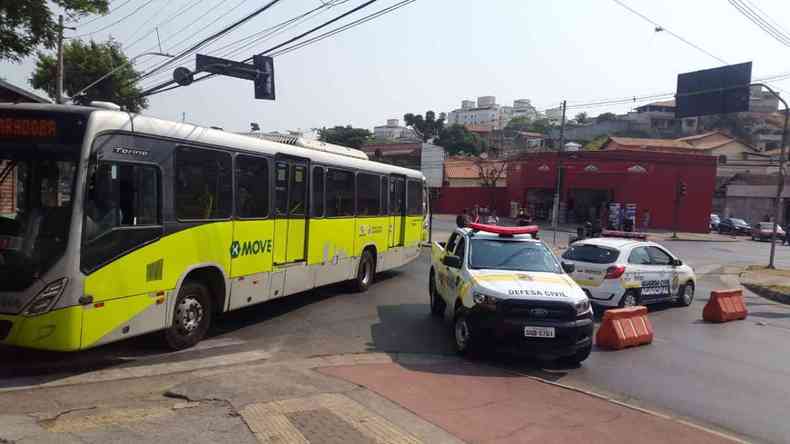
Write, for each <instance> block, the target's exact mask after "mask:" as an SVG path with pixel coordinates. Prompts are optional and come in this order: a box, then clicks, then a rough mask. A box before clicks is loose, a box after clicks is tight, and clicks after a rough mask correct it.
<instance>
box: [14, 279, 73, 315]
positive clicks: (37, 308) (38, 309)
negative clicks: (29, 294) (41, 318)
mask: <svg viewBox="0 0 790 444" xmlns="http://www.w3.org/2000/svg"><path fill="white" fill-rule="evenodd" d="M68 283H69V279H68V278H61V279H58V280H56V281H53V282H50V283H49V284H47V286H46V287H44V289H43V290H41V291H40V292H39V293H38V294H37V295H36V297H35V298H34V299H33V302H31V303H30V305H28V307H27V310H25V314H27V315H36V314H41V313H46V312H48V311H49V310H50V309H51V308H52V306H53V305H55V304H56V303H57V302H58V299H60V295H61V294H63V290H65V289H66V284H68Z"/></svg>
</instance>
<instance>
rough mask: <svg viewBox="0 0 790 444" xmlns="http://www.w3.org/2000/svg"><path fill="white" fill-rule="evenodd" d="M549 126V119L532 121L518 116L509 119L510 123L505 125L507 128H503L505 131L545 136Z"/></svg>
mask: <svg viewBox="0 0 790 444" xmlns="http://www.w3.org/2000/svg"><path fill="white" fill-rule="evenodd" d="M551 126H552V125H551V123H550V122H549V119H535V120H532V119H530V118H529V117H526V116H519V117H514V118H513V119H511V120H510V122H508V123H507V126H505V129H508V130H516V131H529V132H531V133H541V134H546V132H547V131H548V130H549V128H551Z"/></svg>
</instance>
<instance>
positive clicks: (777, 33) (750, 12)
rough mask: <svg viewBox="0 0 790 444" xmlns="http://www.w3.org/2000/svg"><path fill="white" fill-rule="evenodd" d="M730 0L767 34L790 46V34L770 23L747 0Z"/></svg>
mask: <svg viewBox="0 0 790 444" xmlns="http://www.w3.org/2000/svg"><path fill="white" fill-rule="evenodd" d="M729 2H730V4H731V5H732V6H734V7H735V9H737V10H738V12H740V13H741V15H743V16H744V17H746V18H747V19H748V20H749V21H750V22H752V23H754V24H755V25H757V26H758V27H759V28H760V29H762V30H763V31H765V33H766V34H768V35H770V36H771V37H773V38H774V40H776V41H777V42H779V43H781V44H783V45H785V46H788V47H790V36H788V35H787V34H785V33H784V32H782V31H781V30H779V29H778V28H776V27H774V26H773V25H772V24H770V23H768V21H767V20H766V19H765V18H764V17H763V16H762V15H760V14H759V13H758V12H757V11H755V10H754V9H752V8H751V7H750V6H749V5H748V4H747V3H746V2H743V1H739V0H729Z"/></svg>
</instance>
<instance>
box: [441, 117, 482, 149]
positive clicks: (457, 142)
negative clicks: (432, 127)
mask: <svg viewBox="0 0 790 444" xmlns="http://www.w3.org/2000/svg"><path fill="white" fill-rule="evenodd" d="M435 143H436V145H439V146H440V147H442V148H444V150H445V151H447V154H449V155H451V156H454V155H458V154H460V153H462V152H463V153H466V154H472V155H477V154H480V153H481V152H483V151H485V150H486V149H487V148H488V144H487V143H486V141H485V140H483V139H482V138H481V137H480V136H478V135H477V134H475V133H473V132H471V131H469V130H468V129H466V127H465V126H463V125H458V124H455V125H450V126H449V127H446V128H444V129H443V130H442V132H441V134H439V137H438V138H437V139H436V142H435Z"/></svg>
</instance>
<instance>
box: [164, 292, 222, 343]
mask: <svg viewBox="0 0 790 444" xmlns="http://www.w3.org/2000/svg"><path fill="white" fill-rule="evenodd" d="M212 313H213V307H212V304H211V297H210V295H209V289H208V288H207V287H206V286H205V285H203V284H202V283H201V282H197V281H191V282H186V283H185V284H184V285H182V286H181V289H180V290H179V291H178V296H177V297H176V303H175V307H174V308H173V324H172V325H171V326H170V328H168V329H167V330H165V332H164V336H165V342H166V343H167V345H168V347H170V348H171V349H173V350H183V349H185V348H189V347H192V346H193V345H195V344H197V343H198V342H200V340H201V339H203V337H204V336H206V333H207V332H208V329H209V327H210V326H211V316H212Z"/></svg>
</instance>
